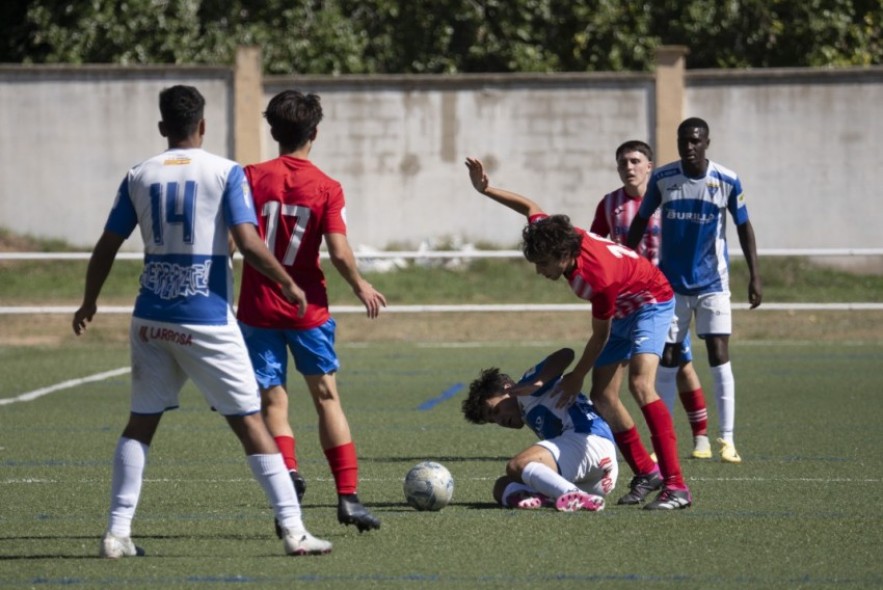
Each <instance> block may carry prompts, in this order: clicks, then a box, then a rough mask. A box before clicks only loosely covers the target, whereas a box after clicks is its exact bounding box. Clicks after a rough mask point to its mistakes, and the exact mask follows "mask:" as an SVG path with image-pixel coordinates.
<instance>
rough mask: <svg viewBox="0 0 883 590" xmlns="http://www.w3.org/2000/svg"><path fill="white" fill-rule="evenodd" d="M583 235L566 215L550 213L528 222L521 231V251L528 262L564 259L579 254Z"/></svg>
mask: <svg viewBox="0 0 883 590" xmlns="http://www.w3.org/2000/svg"><path fill="white" fill-rule="evenodd" d="M582 241H583V237H582V235H581V234H580V233H579V232H578V231H577V230H576V229H575V228H574V227H573V225H572V224H571V223H570V217H568V216H567V215H551V216H549V217H544V218H543V219H540V220H539V221H535V222H533V223H528V224H527V225H526V226H525V228H524V230H522V232H521V242H522V243H521V251H522V252H523V253H524V257H525V258H526V259H527V261H528V262H532V263H538V262H545V261H547V260H550V259H551V260H558V261H561V260H566V259H568V258H575V257H576V256H577V254H579V251H580V248H581V246H582Z"/></svg>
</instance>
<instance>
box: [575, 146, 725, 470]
mask: <svg viewBox="0 0 883 590" xmlns="http://www.w3.org/2000/svg"><path fill="white" fill-rule="evenodd" d="M615 156H616V171H617V172H618V173H619V178H620V180H622V186H621V187H619V188H618V189H616V190H615V191H613V192H610V193H607V194H606V195H604V197H603V198H602V199H601V200H600V201H599V202H598V206H597V208H596V209H595V218H594V219H593V220H592V225H591V228H590V230H589V231H591V232H592V233H593V234H598V235H599V236H602V237H609V238H610V239H611V240H613V241H614V242H617V243H619V244H625V242H626V238H627V237H628V233H629V226H631V223H632V220H633V219H634V218H635V215H636V214H637V212H638V207H640V206H641V199H643V198H644V193H646V192H647V183H648V182H649V180H650V172H651V171H652V170H653V149H652V148H651V147H650V146H649V145H647V144H646V143H645V142H643V141H640V140H636V139H633V140H630V141H626V142H624V143H623V144H622V145H620V146H619V147H618V148H616V152H615ZM659 217H660V215H659V211H658V210H657V212H656V213H654V214H653V215H652V216H651V217H650V218H649V219H648V221H647V228H646V229H645V230H644V236H643V237H642V238H641V241H640V242H639V243H638V246H637V248H636V251H637V252H638V253H639V254H641V255H642V256H644V257H645V258H647V260H649V261H650V262H652V263H653V264H654V265H656V266H659V245H660V242H661V239H662V228H661V226H660V219H659ZM680 348H681V351H680V362H679V363H678V364H677V365H676V366H672V367H667V366H665V365H663V364H660V366H659V369H658V370H657V373H656V389H657V391H658V392H659V396H660V397H661V398H662V401H664V402H665V405H666V406H667V407H668V410H669V411H670V412H671V413H672V416H674V405H675V397H679V398H680V400H681V403H682V404H683V406H684V410H686V412H687V419H688V420H689V422H690V428H691V430H692V432H693V452H692V455H691V456H692V457H693V458H694V459H711V443H710V442H709V440H708V410H707V409H706V406H705V394H704V392H703V391H702V384H701V383H700V381H699V375H697V374H696V369H695V368H694V367H693V354H692V352H691V350H690V336H689V334H688V335H687V336H686V337H685V338H684V341H683V342H681V344H680Z"/></svg>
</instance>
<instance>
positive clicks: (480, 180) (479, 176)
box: [466, 157, 490, 194]
mask: <svg viewBox="0 0 883 590" xmlns="http://www.w3.org/2000/svg"><path fill="white" fill-rule="evenodd" d="M466 167H467V168H469V180H471V181H472V186H473V187H475V190H477V191H478V192H480V193H482V194H484V192H485V191H486V190H487V187H488V186H489V185H490V180H489V179H488V177H487V173H486V172H485V171H484V164H482V163H481V160H479V159H478V158H468V157H467V158H466Z"/></svg>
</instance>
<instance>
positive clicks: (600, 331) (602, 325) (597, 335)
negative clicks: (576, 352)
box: [572, 318, 611, 377]
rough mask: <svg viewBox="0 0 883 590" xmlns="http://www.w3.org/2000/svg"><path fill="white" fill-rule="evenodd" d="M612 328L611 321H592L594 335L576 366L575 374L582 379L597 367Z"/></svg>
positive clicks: (574, 368)
mask: <svg viewBox="0 0 883 590" xmlns="http://www.w3.org/2000/svg"><path fill="white" fill-rule="evenodd" d="M610 328H611V320H599V319H595V318H593V319H592V335H591V336H590V337H589V340H588V342H586V346H585V348H584V349H583V353H582V355H581V356H580V358H579V360H578V361H577V362H576V365H574V367H573V371H572V372H573V373H576V374H577V375H580V376H582V377H585V376H586V375H588V374H589V371H591V370H592V367H594V366H595V362H596V361H597V360H598V357H599V356H601V351H602V350H604V346H605V345H606V344H607V340H608V339H609V338H610Z"/></svg>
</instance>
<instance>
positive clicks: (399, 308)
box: [0, 302, 883, 315]
mask: <svg viewBox="0 0 883 590" xmlns="http://www.w3.org/2000/svg"><path fill="white" fill-rule="evenodd" d="M732 308H733V309H735V310H747V309H749V305H748V304H747V303H733V304H732ZM590 309H591V305H589V304H588V303H487V304H464V305H457V304H450V305H445V304H439V305H390V306H389V307H385V308H384V309H383V313H393V314H400V313H401V314H408V313H466V312H483V313H486V312H524V311H588V310H590ZM76 310H77V308H76V307H75V306H72V305H71V306H66V305H42V306H34V305H15V306H0V315H24V314H64V315H70V314H73V313H74V312H75V311H76ZM880 310H883V303H878V302H852V303H764V304H763V305H761V306H760V307H758V308H756V309H755V310H753V311H754V312H755V313H758V312H763V311H880ZM330 311H331V314H332V315H335V314H351V313H365V308H364V307H362V306H361V305H332V306H331V307H330ZM98 313H101V314H130V313H132V307H131V306H123V305H108V306H103V307H99V308H98Z"/></svg>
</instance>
